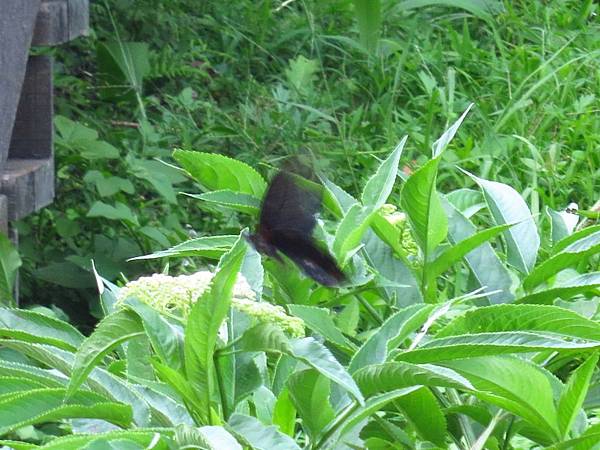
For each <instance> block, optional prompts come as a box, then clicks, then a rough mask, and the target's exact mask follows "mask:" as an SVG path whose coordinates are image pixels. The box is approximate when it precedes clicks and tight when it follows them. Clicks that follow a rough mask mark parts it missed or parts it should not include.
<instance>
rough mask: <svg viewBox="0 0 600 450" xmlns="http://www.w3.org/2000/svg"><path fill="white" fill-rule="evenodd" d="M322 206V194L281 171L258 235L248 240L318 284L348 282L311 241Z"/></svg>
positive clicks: (267, 199)
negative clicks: (288, 261) (292, 265)
mask: <svg viewBox="0 0 600 450" xmlns="http://www.w3.org/2000/svg"><path fill="white" fill-rule="evenodd" d="M320 206H321V197H320V192H317V191H316V190H314V189H309V188H306V187H304V186H300V185H299V184H298V181H297V180H295V179H294V176H293V175H291V174H290V173H288V172H283V171H282V172H279V173H278V174H277V175H275V177H274V178H273V180H272V181H271V184H270V185H269V187H268V189H267V193H266V194H265V197H264V199H263V203H262V207H261V213H260V222H259V225H258V227H257V230H256V233H254V234H251V235H250V236H249V237H248V239H249V241H250V242H251V243H252V244H253V245H254V247H255V248H256V250H257V251H259V252H260V253H262V254H264V255H267V256H270V257H272V258H275V259H277V260H278V261H280V262H282V258H281V256H280V255H279V252H281V253H283V254H284V255H285V256H287V257H288V258H290V259H291V260H292V261H293V262H294V263H295V264H296V265H297V266H298V267H299V268H300V269H301V270H302V271H303V272H304V273H305V274H306V275H308V276H309V277H311V278H312V279H314V280H315V281H317V282H318V283H321V284H323V285H325V286H336V285H339V284H340V283H341V282H343V281H344V280H345V279H346V277H345V275H344V273H343V272H342V271H341V270H340V269H339V268H338V266H337V263H336V262H335V260H334V259H333V257H332V256H331V255H330V254H329V253H328V252H327V251H326V250H324V249H321V248H320V247H319V246H318V245H317V244H316V243H315V241H314V240H313V239H312V233H313V230H314V228H315V226H316V224H317V221H316V218H315V215H316V213H317V212H318V210H319V208H320Z"/></svg>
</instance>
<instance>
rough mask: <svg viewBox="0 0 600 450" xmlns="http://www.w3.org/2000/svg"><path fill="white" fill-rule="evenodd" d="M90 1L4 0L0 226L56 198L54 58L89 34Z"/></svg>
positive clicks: (0, 7) (0, 13) (0, 21)
mask: <svg viewBox="0 0 600 450" xmlns="http://www.w3.org/2000/svg"><path fill="white" fill-rule="evenodd" d="M88 12H89V5H88V0H0V229H1V230H3V231H5V232H6V231H7V230H8V222H9V221H13V220H17V219H20V218H22V217H25V216H27V215H28V214H31V213H32V212H34V211H37V210H38V209H40V208H42V207H44V206H46V205H48V204H49V203H51V202H52V199H53V198H54V153H53V142H52V130H53V124H52V119H53V98H52V97H53V92H52V58H51V57H50V56H41V55H40V56H30V55H29V49H30V47H31V46H53V45H58V44H62V43H65V42H68V41H70V40H72V39H74V38H76V37H78V36H81V35H83V34H86V32H87V30H88V16H89V15H88Z"/></svg>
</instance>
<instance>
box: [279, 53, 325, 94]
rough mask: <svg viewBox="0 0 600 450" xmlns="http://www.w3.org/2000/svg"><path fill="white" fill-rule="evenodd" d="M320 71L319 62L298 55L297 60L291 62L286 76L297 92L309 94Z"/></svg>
mask: <svg viewBox="0 0 600 450" xmlns="http://www.w3.org/2000/svg"><path fill="white" fill-rule="evenodd" d="M318 70H319V62H318V61H317V60H316V59H307V58H305V57H304V56H303V55H298V57H297V58H296V59H292V60H290V66H289V68H288V69H286V70H285V76H286V78H287V81H288V83H289V84H290V85H291V87H293V88H294V89H295V90H296V91H297V92H299V93H301V94H307V93H309V92H310V91H311V90H312V85H313V78H314V76H315V73H316V72H317V71H318Z"/></svg>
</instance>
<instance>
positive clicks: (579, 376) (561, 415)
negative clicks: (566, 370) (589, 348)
mask: <svg viewBox="0 0 600 450" xmlns="http://www.w3.org/2000/svg"><path fill="white" fill-rule="evenodd" d="M597 363H598V353H595V354H594V355H592V356H590V357H589V358H588V359H587V360H586V361H585V362H584V363H583V364H582V365H581V366H579V367H578V368H577V370H575V371H574V372H573V373H572V374H571V376H570V377H569V381H568V382H567V384H566V386H565V389H564V391H563V393H562V394H561V396H560V400H559V402H558V425H559V428H560V432H561V434H562V437H563V438H565V437H567V435H568V433H569V432H570V431H571V428H572V426H573V423H574V422H575V418H576V417H577V414H578V413H579V411H580V409H581V407H582V406H583V401H584V400H585V397H586V395H587V392H588V389H589V386H590V381H591V379H592V375H593V374H594V370H595V369H596V364H597Z"/></svg>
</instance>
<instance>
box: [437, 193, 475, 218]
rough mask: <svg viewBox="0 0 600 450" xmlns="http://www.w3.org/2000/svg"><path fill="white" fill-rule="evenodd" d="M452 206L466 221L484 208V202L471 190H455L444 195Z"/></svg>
mask: <svg viewBox="0 0 600 450" xmlns="http://www.w3.org/2000/svg"><path fill="white" fill-rule="evenodd" d="M446 200H448V201H449V202H450V203H451V204H452V206H454V208H455V209H456V210H457V211H460V213H461V214H462V215H463V216H465V217H466V218H467V219H468V218H469V217H471V216H472V215H474V214H476V213H477V212H478V211H479V210H481V209H482V208H485V200H484V199H483V195H482V194H481V192H479V191H475V190H473V189H467V188H462V189H456V190H455V191H452V192H450V193H449V194H447V195H446Z"/></svg>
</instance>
